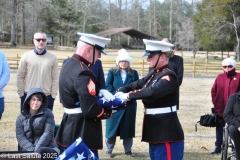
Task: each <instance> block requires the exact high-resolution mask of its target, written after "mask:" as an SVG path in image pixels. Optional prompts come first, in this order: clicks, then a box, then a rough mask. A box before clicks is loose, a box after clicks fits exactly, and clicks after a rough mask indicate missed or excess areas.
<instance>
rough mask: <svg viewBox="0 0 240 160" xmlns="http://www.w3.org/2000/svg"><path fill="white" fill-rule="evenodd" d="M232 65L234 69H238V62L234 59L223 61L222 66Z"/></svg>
mask: <svg viewBox="0 0 240 160" xmlns="http://www.w3.org/2000/svg"><path fill="white" fill-rule="evenodd" d="M228 65H232V66H233V68H236V61H235V60H234V59H232V58H226V59H224V60H223V61H222V66H228Z"/></svg>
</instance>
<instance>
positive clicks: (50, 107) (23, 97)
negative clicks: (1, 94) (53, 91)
mask: <svg viewBox="0 0 240 160" xmlns="http://www.w3.org/2000/svg"><path fill="white" fill-rule="evenodd" d="M26 96H27V94H26V93H25V94H24V95H23V96H22V97H21V106H20V108H21V110H22V105H23V103H24V101H25V98H26ZM54 100H55V99H54V98H52V95H48V96H47V101H48V103H47V108H49V109H50V110H51V111H52V109H53V105H54Z"/></svg>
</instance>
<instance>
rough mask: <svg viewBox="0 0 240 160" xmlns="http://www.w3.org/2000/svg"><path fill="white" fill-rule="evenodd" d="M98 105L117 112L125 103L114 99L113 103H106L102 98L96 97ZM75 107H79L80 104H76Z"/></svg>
mask: <svg viewBox="0 0 240 160" xmlns="http://www.w3.org/2000/svg"><path fill="white" fill-rule="evenodd" d="M96 98H97V102H98V104H99V105H100V106H101V107H103V108H107V109H112V110H118V109H120V108H121V107H122V106H124V105H125V102H124V101H123V100H121V99H120V98H115V99H114V100H113V101H109V102H108V101H107V100H106V99H105V98H104V97H96ZM76 106H80V102H77V103H76Z"/></svg>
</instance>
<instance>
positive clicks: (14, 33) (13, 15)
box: [11, 0, 17, 46]
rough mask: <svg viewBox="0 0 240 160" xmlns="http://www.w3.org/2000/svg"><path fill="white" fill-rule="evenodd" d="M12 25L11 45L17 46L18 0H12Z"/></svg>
mask: <svg viewBox="0 0 240 160" xmlns="http://www.w3.org/2000/svg"><path fill="white" fill-rule="evenodd" d="M12 5H13V12H12V25H11V46H16V14H17V0H13V1H12Z"/></svg>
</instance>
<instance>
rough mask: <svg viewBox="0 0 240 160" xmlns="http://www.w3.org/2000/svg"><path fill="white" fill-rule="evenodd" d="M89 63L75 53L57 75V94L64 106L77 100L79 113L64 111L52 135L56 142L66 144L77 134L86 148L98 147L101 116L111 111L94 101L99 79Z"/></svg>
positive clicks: (103, 116) (107, 114)
mask: <svg viewBox="0 0 240 160" xmlns="http://www.w3.org/2000/svg"><path fill="white" fill-rule="evenodd" d="M89 67H90V64H89V62H87V61H86V60H85V59H83V58H82V57H80V56H79V55H77V54H74V55H73V56H72V57H71V59H70V60H69V61H68V62H67V63H66V64H65V65H64V66H63V68H62V70H61V73H60V78H59V95H60V100H61V103H62V104H63V106H64V107H65V108H68V109H73V108H77V107H79V106H76V102H79V101H80V108H81V110H82V113H75V114H67V113H64V115H63V118H62V122H61V124H60V127H59V130H58V132H57V135H56V139H55V140H56V143H57V144H59V145H61V146H63V147H68V146H70V145H71V144H72V143H73V142H74V141H75V140H76V139H77V138H79V137H81V138H82V140H83V142H84V143H85V144H86V146H87V147H88V148H89V149H92V150H94V149H102V148H103V142H102V137H103V135H102V122H101V119H106V118H108V117H110V115H111V113H112V111H111V110H107V109H103V108H102V107H101V106H99V105H98V103H97V100H96V96H97V95H98V93H99V83H98V81H97V78H96V77H95V76H94V74H93V73H92V71H91V70H90V69H89Z"/></svg>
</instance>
